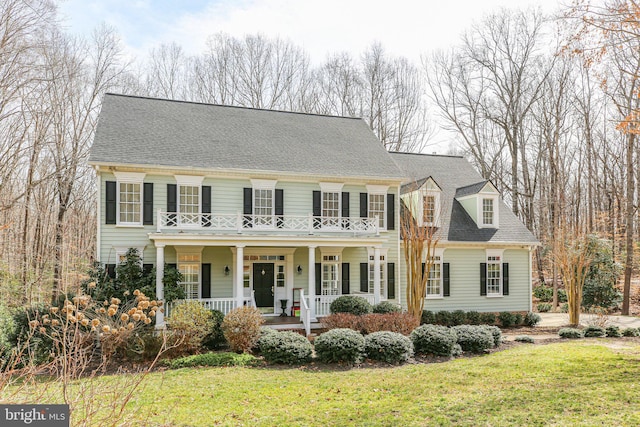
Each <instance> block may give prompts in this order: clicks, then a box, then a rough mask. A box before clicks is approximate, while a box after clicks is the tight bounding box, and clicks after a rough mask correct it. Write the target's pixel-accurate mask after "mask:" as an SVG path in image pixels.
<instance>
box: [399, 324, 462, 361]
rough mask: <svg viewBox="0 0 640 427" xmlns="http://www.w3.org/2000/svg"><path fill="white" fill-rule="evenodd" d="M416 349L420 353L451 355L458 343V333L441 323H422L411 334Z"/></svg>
mask: <svg viewBox="0 0 640 427" xmlns="http://www.w3.org/2000/svg"><path fill="white" fill-rule="evenodd" d="M410 338H411V341H413V347H414V351H415V352H416V353H418V354H433V355H435V356H445V357H447V356H451V355H452V354H453V347H454V345H455V344H456V340H457V338H456V334H455V332H454V331H453V330H451V329H450V328H447V327H446V326H441V325H422V326H419V327H418V328H416V329H415V330H414V331H413V332H411V335H410Z"/></svg>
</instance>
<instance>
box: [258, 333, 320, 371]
mask: <svg viewBox="0 0 640 427" xmlns="http://www.w3.org/2000/svg"><path fill="white" fill-rule="evenodd" d="M258 348H259V349H260V353H261V354H262V356H263V357H264V359H265V360H266V361H267V362H269V363H282V364H286V365H295V364H299V363H306V362H309V361H310V360H311V354H312V353H313V346H312V345H311V343H310V342H309V340H308V339H306V338H305V337H303V336H302V335H300V334H299V333H297V332H292V331H283V332H276V333H273V334H271V333H266V334H264V335H262V336H261V337H260V339H259V340H258Z"/></svg>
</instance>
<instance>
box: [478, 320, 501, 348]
mask: <svg viewBox="0 0 640 427" xmlns="http://www.w3.org/2000/svg"><path fill="white" fill-rule="evenodd" d="M480 327H481V328H484V329H485V330H487V331H489V333H490V334H491V336H492V337H493V346H494V347H500V344H502V330H501V329H500V328H498V327H497V326H492V325H480Z"/></svg>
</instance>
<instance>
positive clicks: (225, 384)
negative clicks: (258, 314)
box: [105, 339, 640, 426]
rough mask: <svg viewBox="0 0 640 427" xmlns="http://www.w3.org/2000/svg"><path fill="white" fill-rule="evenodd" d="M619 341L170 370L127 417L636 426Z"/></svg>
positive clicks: (635, 364)
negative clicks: (388, 363) (390, 363)
mask: <svg viewBox="0 0 640 427" xmlns="http://www.w3.org/2000/svg"><path fill="white" fill-rule="evenodd" d="M618 342H620V341H613V340H608V339H607V340H603V339H599V340H585V341H571V342H563V343H558V344H551V345H544V346H532V345H526V346H525V345H523V346H518V347H515V348H513V349H510V350H506V351H502V352H498V353H494V354H491V355H486V356H479V357H473V358H463V359H457V360H454V361H451V362H446V363H437V364H435V363H434V364H416V365H405V366H401V367H389V368H379V367H378V368H362V369H351V370H334V369H324V368H323V367H320V368H317V367H313V366H311V367H306V368H300V367H298V368H247V367H228V368H184V369H178V370H170V371H166V372H158V373H154V374H152V375H151V376H149V377H148V378H147V379H146V380H145V387H144V388H145V391H144V392H143V393H138V394H137V396H136V397H135V398H134V399H133V401H131V402H130V403H129V407H128V409H127V410H128V411H131V412H129V413H128V414H127V416H126V417H125V420H126V422H127V423H131V424H133V425H136V424H139V425H172V426H211V425H246V426H272V425H287V426H289V425H299V426H315V425H319V426H345V425H357V426H425V425H441V426H449V425H455V426H459V425H462V426H465V425H468V426H480V425H482V426H502V425H518V426H529V425H539V426H547V425H558V426H563V425H570V426H574V425H582V426H594V425H606V426H609V425H610V426H618V425H622V426H627V425H640V411H638V410H637V409H638V401H639V399H640V382H639V381H638V378H640V346H639V345H638V343H637V342H632V341H624V342H623V343H624V345H626V346H624V345H623V346H620V345H617V343H618ZM614 343H616V345H613V344H614ZM325 368H326V367H325ZM105 380H106V379H105ZM136 408H142V409H141V410H140V409H136Z"/></svg>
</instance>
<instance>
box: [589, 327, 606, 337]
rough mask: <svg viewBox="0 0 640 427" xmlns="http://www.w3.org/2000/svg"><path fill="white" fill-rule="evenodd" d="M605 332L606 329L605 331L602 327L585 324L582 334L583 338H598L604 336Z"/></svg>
mask: <svg viewBox="0 0 640 427" xmlns="http://www.w3.org/2000/svg"><path fill="white" fill-rule="evenodd" d="M606 334H607V331H605V329H604V328H601V327H600V326H593V325H590V326H587V327H586V328H585V329H584V336H585V338H600V337H604V336H605V335H606Z"/></svg>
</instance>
